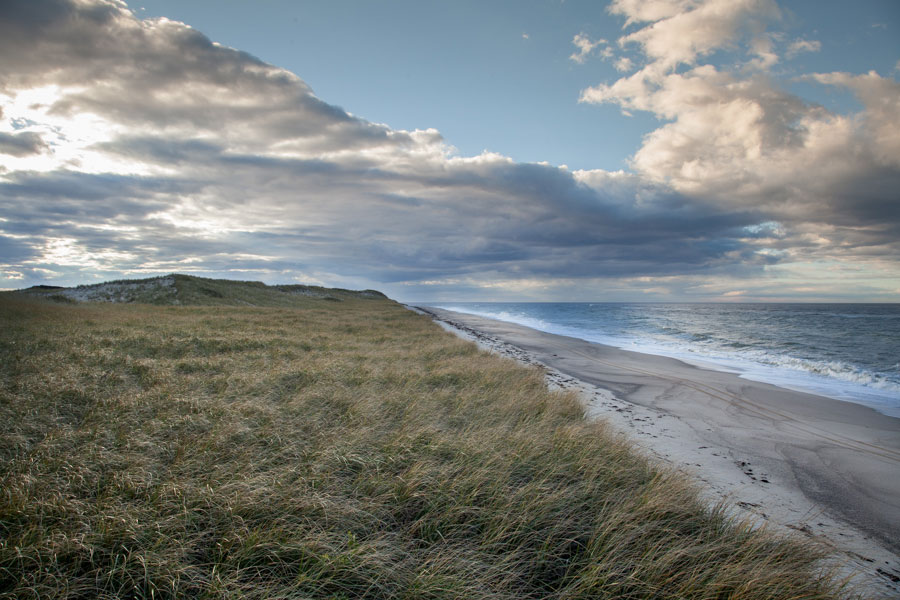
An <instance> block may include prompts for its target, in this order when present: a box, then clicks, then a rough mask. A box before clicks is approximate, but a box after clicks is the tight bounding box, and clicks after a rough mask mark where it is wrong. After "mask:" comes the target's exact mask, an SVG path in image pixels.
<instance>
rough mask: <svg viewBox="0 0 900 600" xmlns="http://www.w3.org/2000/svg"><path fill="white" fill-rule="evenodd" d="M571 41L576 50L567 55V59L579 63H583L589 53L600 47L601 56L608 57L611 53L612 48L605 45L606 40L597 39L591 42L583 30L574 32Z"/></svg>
mask: <svg viewBox="0 0 900 600" xmlns="http://www.w3.org/2000/svg"><path fill="white" fill-rule="evenodd" d="M572 43H573V44H574V45H575V47H576V48H577V49H578V51H577V52H573V53H572V54H571V56H569V60H572V61H575V62H577V63H578V64H580V65H583V64H584V63H585V61H586V60H587V58H588V56H590V55H591V53H592V52H593V51H594V50H596V49H597V48H600V55H601V56H604V57H607V58H608V57H609V56H611V55H612V50H611V49H610V48H608V47H607V46H606V45H607V41H606V40H604V39H599V40H597V41H596V42H592V41H591V38H590V37H588V36H587V34H585V33H583V32H582V33H578V34H576V35H575V37H574V38H572Z"/></svg>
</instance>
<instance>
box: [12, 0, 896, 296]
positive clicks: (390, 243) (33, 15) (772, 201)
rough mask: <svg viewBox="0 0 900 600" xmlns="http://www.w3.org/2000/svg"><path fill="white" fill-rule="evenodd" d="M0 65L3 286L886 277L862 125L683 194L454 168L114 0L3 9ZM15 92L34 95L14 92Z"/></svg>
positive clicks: (527, 169) (882, 190)
mask: <svg viewBox="0 0 900 600" xmlns="http://www.w3.org/2000/svg"><path fill="white" fill-rule="evenodd" d="M0 56H3V60H2V61H0V99H4V100H3V101H4V106H3V114H2V117H0V121H5V126H6V130H2V131H0V159H4V158H5V159H8V160H6V162H2V160H0V214H2V218H3V220H0V251H2V257H0V262H2V263H3V265H2V270H4V271H5V272H6V275H7V277H8V278H7V280H6V287H24V286H26V285H29V284H32V283H38V282H44V281H48V280H49V281H57V282H65V283H79V282H84V281H87V280H88V279H89V278H90V276H93V275H96V276H97V277H101V278H104V277H118V276H122V275H134V276H141V275H146V274H150V273H165V272H171V271H181V272H198V273H203V274H210V275H224V276H229V277H235V278H252V279H265V280H267V281H281V282H284V281H290V280H292V279H294V278H297V279H300V280H303V281H310V282H314V283H315V282H321V283H326V284H331V285H344V286H353V285H357V286H360V287H379V288H381V289H384V290H385V291H387V292H388V293H390V294H392V295H395V296H401V297H412V298H418V299H428V298H438V297H445V298H454V297H455V298H464V297H472V298H473V299H477V298H478V297H480V298H487V297H495V298H503V297H518V298H547V299H586V297H585V296H591V295H593V296H594V297H598V296H599V295H601V294H604V293H605V294H607V295H606V296H603V297H601V298H600V299H603V298H607V299H621V298H623V297H626V296H629V295H630V297H637V296H639V295H640V294H641V293H643V292H648V294H647V295H646V298H647V299H660V298H662V299H665V298H666V296H665V294H666V293H670V294H675V296H676V297H680V298H691V297H696V298H711V297H717V296H718V295H720V294H724V293H726V292H728V291H730V290H731V289H733V288H734V286H741V285H744V286H751V287H753V286H756V287H757V288H758V289H759V290H760V291H759V294H758V296H759V297H765V296H767V295H768V296H771V295H772V294H774V293H775V292H773V291H772V290H773V289H776V288H779V287H781V288H782V289H781V291H780V293H781V294H782V296H784V297H790V296H791V292H790V291H789V290H786V289H785V288H784V285H783V284H781V283H778V282H776V281H771V277H772V276H771V269H772V268H773V267H777V266H778V265H784V264H788V263H790V264H794V263H802V264H815V263H821V264H829V263H833V262H834V261H851V263H852V262H853V261H859V264H864V265H869V266H867V267H866V268H867V269H868V268H870V266H871V265H875V267H873V268H874V269H875V271H873V272H878V269H882V271H881V272H884V273H887V274H888V276H889V277H896V276H897V273H898V268H897V259H898V256H900V252H898V251H900V243H898V240H900V235H898V234H900V227H898V224H900V203H898V192H897V190H900V168H898V165H897V162H896V160H894V161H893V162H892V161H891V160H876V159H875V158H872V157H871V156H870V155H873V153H875V152H876V150H877V148H875V149H873V148H872V147H871V144H869V143H868V141H867V140H866V139H865V138H864V137H860V136H862V135H863V134H862V133H861V132H858V133H857V134H855V135H856V136H857V138H858V139H857V138H854V139H855V140H856V142H855V143H856V146H854V147H852V148H846V149H845V150H846V153H847V156H848V157H849V158H848V159H847V160H845V161H844V162H843V163H841V164H842V167H841V169H839V170H838V171H837V172H836V171H835V169H834V168H833V167H830V166H829V165H833V164H836V163H834V161H835V160H837V158H835V157H831V158H829V159H828V161H830V162H828V161H826V162H825V163H824V164H825V165H826V166H825V167H824V168H826V171H825V172H822V173H820V172H819V170H820V169H822V168H823V167H821V165H820V164H819V163H817V162H812V163H809V164H806V165H805V166H803V165H799V164H798V165H796V168H798V169H800V168H801V167H802V168H804V169H805V171H797V172H796V177H794V178H793V179H790V178H789V179H785V178H784V177H783V176H782V175H779V177H780V178H781V179H779V178H774V179H773V178H770V177H768V176H767V175H766V173H754V172H752V169H753V168H763V167H765V165H764V164H763V163H758V164H755V165H754V164H753V163H752V162H751V164H749V168H750V169H751V171H750V172H749V173H748V172H747V169H748V165H742V166H741V167H740V170H739V171H738V170H735V173H736V174H737V173H738V172H740V175H741V178H740V181H741V182H744V183H743V184H741V185H736V186H734V188H733V189H728V186H723V185H722V181H723V177H724V175H723V174H722V173H723V172H725V173H726V175H727V165H724V166H723V165H720V164H717V165H716V166H717V168H718V169H719V170H718V171H716V177H715V180H714V181H712V182H711V183H710V185H709V186H704V185H694V186H693V187H690V186H686V185H680V184H679V181H678V180H677V178H674V179H673V177H672V176H671V174H666V173H663V174H661V175H660V174H654V173H653V172H651V171H652V169H650V168H649V167H648V168H647V169H646V170H642V169H641V164H640V160H636V162H635V172H634V173H621V172H619V173H608V172H603V171H590V172H584V171H581V172H570V171H568V170H566V169H564V168H556V167H553V166H549V165H542V164H517V163H514V162H512V161H510V160H509V159H507V158H505V157H502V156H497V155H491V154H485V155H482V156H478V157H458V156H455V155H454V154H453V153H452V151H451V149H450V147H449V146H447V145H446V144H445V142H444V140H443V139H442V138H441V136H440V134H439V133H438V132H436V131H434V130H425V131H414V132H408V131H397V130H392V129H390V128H389V127H387V126H384V125H378V124H373V123H370V122H367V121H365V120H363V119H360V118H358V117H356V116H353V115H351V114H349V113H348V112H346V111H345V110H343V109H341V108H339V107H337V106H334V105H331V104H328V103H326V102H324V101H322V100H321V99H319V98H317V97H316V96H315V95H314V94H313V93H312V91H311V90H310V89H309V87H308V86H307V85H306V84H305V83H304V82H303V81H302V80H301V79H299V78H298V77H297V76H295V75H294V74H291V73H289V72H287V71H284V70H282V69H279V68H277V67H274V66H271V65H268V64H265V63H263V62H261V61H259V60H258V59H256V58H254V57H253V56H250V55H248V54H246V53H243V52H239V51H237V50H233V49H230V48H225V47H222V46H219V45H216V44H214V43H212V42H211V41H210V40H209V39H207V38H206V37H205V36H203V35H202V34H201V33H199V32H197V31H195V30H193V29H190V28H188V27H186V26H185V25H183V24H180V23H174V22H169V21H165V20H152V21H141V20H140V19H137V18H136V17H135V16H134V15H133V14H131V13H130V12H129V10H128V9H127V8H126V7H125V5H124V4H121V3H117V2H113V1H109V2H101V1H98V2H93V3H83V2H66V1H63V0H52V1H51V0H7V1H6V2H3V4H2V5H0ZM35 89H37V90H45V92H42V93H43V94H44V96H42V97H45V98H48V99H47V100H46V101H45V102H44V104H41V103H39V102H38V103H36V104H35V103H32V104H31V105H29V106H24V105H23V103H22V102H18V100H21V98H24V97H26V94H27V93H28V91H29V90H35ZM47 90H49V91H47ZM754 93H757V92H754ZM872 93H875V92H872ZM573 101H574V99H573ZM783 105H784V103H783V102H781V103H780V104H779V106H783ZM804 114H805V113H804ZM85 116H89V118H90V122H89V125H88V126H85V125H83V124H79V123H81V121H79V119H80V118H84V117H85ZM803 116H804V115H800V117H803ZM795 117H796V115H795ZM866 118H868V119H869V120H870V121H871V120H872V119H874V118H875V117H872V116H871V115H868V116H867V115H863V117H861V118H860V119H858V120H859V121H861V122H863V123H864V125H862V126H861V127H868V126H871V123H869V124H868V125H866V124H865V123H866ZM788 121H790V125H789V126H790V127H791V128H793V129H794V130H795V131H794V133H793V134H792V135H800V136H801V138H803V136H804V135H806V136H807V138H808V137H809V135H811V134H809V132H808V130H802V127H801V130H800V131H799V133H798V132H797V131H796V130H797V128H798V124H797V123H798V120H797V118H793V120H790V119H789V120H788ZM676 123H677V121H676ZM766 126H767V127H769V128H771V127H772V125H771V124H767V125H766ZM786 126H787V125H786ZM810 126H811V125H807V127H810ZM85 127H86V129H85ZM69 128H73V129H71V131H70V129H69ZM83 131H87V133H83V135H81V138H79V137H78V135H79V132H83ZM860 131H862V130H860ZM776 138H777V136H776ZM78 139H80V140H81V142H78V141H77V140H78ZM804 139H806V138H804ZM73 140H75V141H73ZM651 141H652V140H651ZM808 141H809V140H808V139H806V142H808ZM656 142H658V143H663V142H664V140H663V141H661V140H659V139H657V140H656ZM78 143H80V144H81V146H78V149H77V152H74V154H73V153H69V154H67V153H66V151H65V150H66V148H67V147H71V145H72V144H76V145H77V144H78ZM601 143H604V142H603V140H602V137H601V136H598V144H601ZM790 143H791V144H797V143H798V142H797V141H796V140H795V139H792V140H791V141H790ZM800 143H801V145H802V143H805V142H804V140H803V139H801V141H800ZM782 146H783V144H781V145H779V146H778V148H777V150H778V151H779V152H781V151H782V149H783V148H782ZM644 150H646V147H645V149H644ZM644 150H642V152H643V151H644ZM764 150H765V149H764ZM822 152H825V151H824V150H823V151H822ZM835 152H837V153H838V156H840V155H842V154H841V152H842V151H840V150H835ZM785 156H791V155H785ZM29 158H33V159H42V160H43V162H34V163H29V162H27V159H29ZM637 158H638V159H640V158H641V157H640V156H638V157H637ZM669 158H670V160H676V158H677V157H675V158H673V157H672V155H671V154H670V155H669ZM803 160H806V161H807V162H809V157H808V156H805V155H804V158H803ZM821 160H823V161H824V160H825V159H821ZM16 161H18V162H16ZM722 169H726V171H722ZM657 175H658V176H657ZM748 180H750V181H752V184H746V181H748ZM754 282H755V283H754ZM796 283H797V282H796V280H794V281H793V283H792V284H796ZM863 288H865V285H863ZM895 288H900V283H898V284H897V285H896V286H895ZM895 291H896V290H895ZM817 293H821V290H820V291H819V292H817ZM854 293H861V294H869V296H872V297H876V296H877V297H876V298H875V299H885V297H884V293H885V292H884V290H881V289H877V288H876V287H873V288H872V289H870V290H866V289H862V290H861V291H860V290H856V292H854ZM579 294H580V295H579ZM846 296H847V297H848V299H849V298H852V296H853V294H852V293H848V294H846Z"/></svg>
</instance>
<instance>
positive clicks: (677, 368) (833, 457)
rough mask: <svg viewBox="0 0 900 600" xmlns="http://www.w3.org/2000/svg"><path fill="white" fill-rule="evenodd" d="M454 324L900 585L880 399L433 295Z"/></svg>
mask: <svg viewBox="0 0 900 600" xmlns="http://www.w3.org/2000/svg"><path fill="white" fill-rule="evenodd" d="M419 310H421V311H423V312H425V313H426V314H428V315H429V316H431V317H432V318H433V319H434V320H435V321H436V322H437V323H439V324H440V325H442V326H443V327H444V328H445V329H447V330H449V331H452V332H453V333H455V334H457V335H460V336H461V337H464V338H467V339H470V340H472V341H475V342H476V343H478V344H479V346H481V347H482V348H485V349H487V350H489V351H492V352H495V353H498V354H501V355H504V356H508V357H510V358H513V359H515V360H517V361H519V362H522V363H525V364H530V365H536V366H540V367H542V368H544V369H545V371H546V372H547V380H548V384H549V385H550V386H551V387H554V388H559V389H566V390H571V391H574V392H576V393H578V395H579V396H580V397H581V399H582V401H583V402H584V405H585V409H586V413H587V415H588V417H589V418H603V419H606V420H608V421H609V422H610V423H611V424H612V425H613V426H615V427H616V428H617V429H618V430H619V431H620V432H621V433H622V434H623V435H626V436H627V437H628V438H630V439H631V440H632V441H633V442H634V443H635V444H636V446H637V447H639V448H640V449H641V450H642V451H643V452H645V453H646V454H648V455H649V456H651V457H654V458H655V459H657V460H659V461H662V462H663V463H665V464H667V465H670V466H671V467H673V468H675V469H677V470H679V471H682V472H685V473H686V474H688V475H689V476H690V477H691V478H692V479H693V480H695V481H696V482H697V483H699V484H700V486H701V488H702V490H703V493H704V494H705V495H706V496H707V497H708V498H709V499H710V500H711V501H713V502H719V501H725V502H728V503H729V504H731V505H732V506H733V510H734V511H735V514H736V515H738V516H742V517H750V518H751V519H753V520H754V521H756V522H757V523H759V524H767V525H768V526H774V527H777V528H780V529H782V530H792V531H794V532H798V533H799V534H801V535H805V536H807V537H809V538H812V539H815V540H818V541H819V542H821V543H823V544H825V545H826V546H827V547H829V548H830V549H832V550H833V551H834V552H835V564H836V565H837V566H838V570H839V573H840V574H841V575H842V576H843V575H850V574H851V573H854V572H855V573H858V575H857V576H855V577H854V578H853V580H852V581H853V583H854V584H855V586H854V587H856V588H858V589H859V590H860V591H862V592H864V593H866V594H871V595H875V594H877V595H879V596H884V597H891V596H896V595H900V419H897V418H895V417H890V416H886V415H883V414H881V413H878V412H877V411H875V410H874V409H872V408H869V407H866V406H863V405H859V404H854V403H850V402H846V401H841V400H834V399H831V398H826V397H823V396H816V395H813V394H809V393H804V392H799V391H794V390H790V389H786V388H780V387H777V386H774V385H771V384H767V383H763V382H757V381H753V380H749V379H742V378H740V377H738V375H737V374H734V373H729V372H723V371H717V370H710V369H706V368H703V367H701V366H698V365H695V364H689V363H686V362H683V361H680V360H677V359H674V358H667V357H664V356H657V355H651V354H641V353H637V352H632V351H628V350H621V349H618V348H613V347H611V346H604V345H602V344H597V343H592V342H587V341H584V340H581V339H578V338H572V337H566V336H562V335H557V334H551V333H545V332H541V331H538V330H535V329H531V328H529V327H526V326H523V325H518V324H515V323H508V322H504V321H497V320H494V319H488V318H485V317H480V316H476V315H471V314H464V313H457V312H453V311H448V310H444V309H437V308H431V307H425V308H419Z"/></svg>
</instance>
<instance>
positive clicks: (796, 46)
mask: <svg viewBox="0 0 900 600" xmlns="http://www.w3.org/2000/svg"><path fill="white" fill-rule="evenodd" d="M821 49H822V42H820V41H818V40H802V39H801V40H795V41H793V42H791V44H790V46H788V49H787V56H788V58H793V57H795V56H797V55H798V54H802V53H803V52H818V51H819V50H821Z"/></svg>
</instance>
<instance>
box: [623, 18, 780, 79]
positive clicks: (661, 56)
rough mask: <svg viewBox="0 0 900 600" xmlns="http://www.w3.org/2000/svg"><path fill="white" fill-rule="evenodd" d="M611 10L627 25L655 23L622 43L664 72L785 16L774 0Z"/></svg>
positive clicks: (657, 69) (692, 62) (692, 61)
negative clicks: (637, 51) (635, 49)
mask: <svg viewBox="0 0 900 600" xmlns="http://www.w3.org/2000/svg"><path fill="white" fill-rule="evenodd" d="M609 10H610V12H611V13H613V14H619V15H623V16H625V17H627V22H626V24H635V23H647V22H649V23H650V25H647V26H644V27H641V28H640V29H638V30H637V31H634V32H632V33H629V34H626V35H624V36H622V37H621V38H619V44H620V45H623V46H624V45H627V44H637V45H639V46H640V47H641V50H642V51H643V53H644V54H645V55H646V56H647V57H648V59H650V61H651V64H652V66H653V70H654V71H655V72H659V73H661V72H665V71H666V70H669V69H672V68H674V67H676V66H677V65H679V64H688V65H692V64H694V63H695V62H696V60H697V59H698V58H699V57H703V56H706V55H708V54H710V53H711V52H713V51H714V50H716V49H718V48H721V47H723V46H727V45H730V44H731V43H733V42H734V41H735V39H736V38H737V37H738V34H739V33H741V32H744V31H749V32H755V31H759V30H760V29H761V28H762V27H763V24H764V23H765V22H766V21H768V20H773V19H778V18H780V14H781V13H780V11H779V9H778V6H777V5H776V4H775V2H774V1H772V0H701V1H694V0H654V1H651V2H639V1H637V0H615V1H614V2H612V3H611V5H610V8H609Z"/></svg>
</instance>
